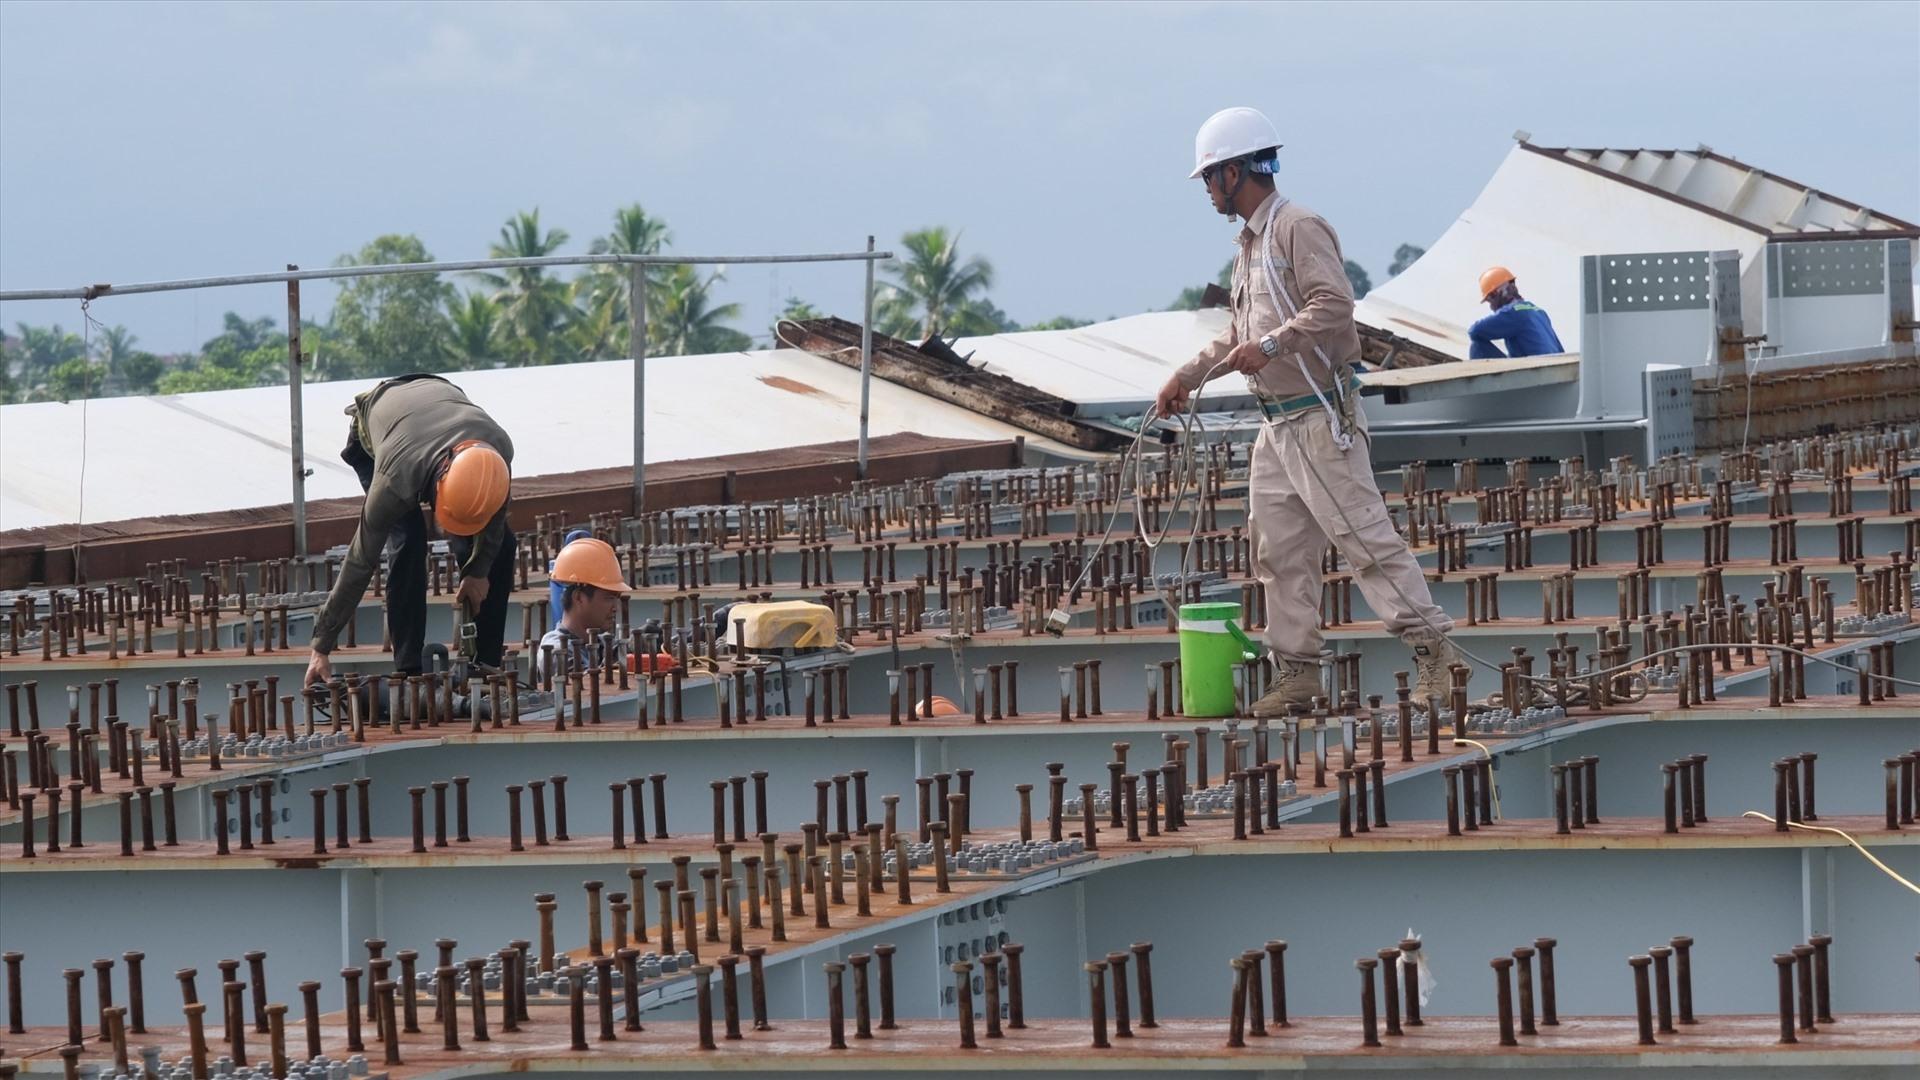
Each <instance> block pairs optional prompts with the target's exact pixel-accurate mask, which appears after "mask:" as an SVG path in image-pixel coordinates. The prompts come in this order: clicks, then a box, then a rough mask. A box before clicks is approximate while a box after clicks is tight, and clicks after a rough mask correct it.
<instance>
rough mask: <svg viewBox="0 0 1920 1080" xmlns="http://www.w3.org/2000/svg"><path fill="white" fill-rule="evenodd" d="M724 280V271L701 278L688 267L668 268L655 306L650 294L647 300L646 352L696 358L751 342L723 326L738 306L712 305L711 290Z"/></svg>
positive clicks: (747, 344) (745, 346)
mask: <svg viewBox="0 0 1920 1080" xmlns="http://www.w3.org/2000/svg"><path fill="white" fill-rule="evenodd" d="M725 276H726V272H725V270H724V269H721V270H715V271H714V272H713V273H711V274H708V275H707V276H706V277H704V278H702V277H701V276H700V275H699V274H697V273H695V271H694V268H693V267H691V266H675V267H671V268H669V271H668V273H667V275H666V280H665V281H664V282H662V284H661V289H660V298H659V303H658V304H657V305H656V304H655V303H654V300H653V294H652V292H651V291H650V292H649V293H648V299H647V352H648V353H649V354H652V355H655V356H698V355H702V354H706V353H719V352H737V351H739V350H741V349H745V348H747V347H748V346H750V345H751V344H752V343H753V339H752V338H750V337H748V336H747V335H746V334H743V333H741V332H740V331H738V330H735V329H734V328H732V327H730V326H727V325H726V322H727V320H729V319H734V318H738V317H739V315H740V305H739V304H715V303H714V302H713V286H714V285H715V284H716V283H717V282H719V281H721V280H723V279H724V278H725Z"/></svg>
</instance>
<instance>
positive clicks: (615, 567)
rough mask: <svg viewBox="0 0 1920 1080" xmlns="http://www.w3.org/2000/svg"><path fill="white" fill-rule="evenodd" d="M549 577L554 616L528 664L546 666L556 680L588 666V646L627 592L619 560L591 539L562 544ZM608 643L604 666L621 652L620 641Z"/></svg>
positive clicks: (608, 624)
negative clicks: (556, 603)
mask: <svg viewBox="0 0 1920 1080" xmlns="http://www.w3.org/2000/svg"><path fill="white" fill-rule="evenodd" d="M549 576H550V577H551V578H552V580H553V583H554V584H555V585H557V586H559V588H560V618H559V620H558V621H557V622H556V623H555V624H554V627H553V629H551V630H549V631H547V632H546V634H545V635H544V636H542V637H541V638H540V655H538V656H536V657H535V658H534V663H536V664H539V665H541V668H540V670H542V671H545V665H546V664H548V663H549V662H551V663H552V665H553V672H552V674H553V676H554V677H555V678H558V677H560V676H563V675H565V674H567V673H568V672H573V671H585V670H587V668H588V667H590V666H592V664H593V643H594V642H595V641H597V640H598V639H599V637H600V635H601V634H602V633H605V632H607V631H610V630H612V629H613V628H614V616H615V614H616V613H618V612H619V610H620V598H621V597H622V596H625V595H626V594H627V593H628V592H629V591H630V590H629V589H628V588H627V580H626V578H625V576H623V575H622V574H621V573H620V557H619V556H618V555H616V554H614V551H613V545H611V544H609V543H607V542H606V541H605V540H596V539H594V538H593V537H592V536H583V537H581V538H580V539H578V540H571V541H568V543H567V546H565V547H563V548H561V549H560V554H559V555H557V556H555V557H554V560H553V570H552V572H551V574H550V575H549ZM609 644H610V650H609V651H610V652H611V653H612V655H610V656H608V657H607V658H606V662H607V663H610V664H612V663H619V662H620V657H621V656H622V655H624V653H625V650H624V649H622V648H621V642H620V640H619V639H618V638H615V639H613V640H612V641H611V642H610V643H609ZM549 649H551V650H552V651H551V652H549V651H548V650H549Z"/></svg>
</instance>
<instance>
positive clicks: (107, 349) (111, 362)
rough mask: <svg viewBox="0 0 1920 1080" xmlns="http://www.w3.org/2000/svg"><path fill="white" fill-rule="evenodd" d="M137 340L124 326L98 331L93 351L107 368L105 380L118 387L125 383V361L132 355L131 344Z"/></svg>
mask: <svg viewBox="0 0 1920 1080" xmlns="http://www.w3.org/2000/svg"><path fill="white" fill-rule="evenodd" d="M137 340H139V339H138V338H135V337H134V336H133V331H131V330H128V329H127V328H126V327H124V326H109V327H107V328H105V329H103V330H101V331H100V338H99V340H97V341H96V342H94V346H93V351H94V353H95V354H96V355H97V356H99V357H100V362H101V363H103V364H105V365H106V367H107V379H108V380H109V381H110V382H111V383H113V384H115V385H119V384H122V383H124V382H125V381H126V371H125V369H126V366H127V359H128V358H129V357H131V356H132V355H133V343H134V342H135V341H137Z"/></svg>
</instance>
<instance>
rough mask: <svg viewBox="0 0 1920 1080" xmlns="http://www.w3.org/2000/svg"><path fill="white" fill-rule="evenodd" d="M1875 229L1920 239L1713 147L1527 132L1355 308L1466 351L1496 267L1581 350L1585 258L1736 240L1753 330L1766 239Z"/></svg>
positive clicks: (1720, 247) (1841, 235) (1368, 317)
mask: <svg viewBox="0 0 1920 1080" xmlns="http://www.w3.org/2000/svg"><path fill="white" fill-rule="evenodd" d="M1335 224H1338V223H1337V222H1336V223H1335ZM1874 235H1884V236H1898V235H1907V236H1912V235H1920V227H1916V226H1915V225H1913V224H1911V223H1909V222H1906V221H1902V220H1900V219H1899V218H1894V217H1890V216H1888V215H1885V214H1880V213H1876V212H1874V211H1872V210H1868V209H1866V208H1865V207H1861V206H1858V205H1856V204H1854V203H1850V202H1847V201H1846V200H1843V199H1839V198H1836V197H1834V196H1832V195H1828V194H1826V193H1824V192H1821V191H1817V190H1815V189H1813V188H1809V187H1805V186H1803V185H1799V184H1795V183H1793V182H1792V181H1789V180H1784V179H1782V178H1780V177H1778V176H1775V175H1773V174H1771V173H1767V172H1763V171H1761V170H1759V169H1754V168H1750V167H1748V166H1746V165H1743V164H1741V163H1740V162H1737V161H1734V160H1733V159H1731V158H1727V157H1723V156H1721V155H1719V154H1715V153H1713V151H1711V150H1709V149H1707V148H1705V147H1701V148H1700V149H1698V150H1692V151H1685V150H1576V149H1550V148H1545V147H1538V146H1534V145H1532V144H1531V143H1527V142H1521V143H1519V144H1518V145H1516V146H1515V147H1514V148H1513V149H1512V150H1511V151H1509V152H1508V154H1507V157H1506V160H1504V161H1502V162H1501V163H1500V167H1499V168H1498V169H1497V170H1495V171H1494V174H1493V176H1492V178H1491V179H1489V180H1488V181H1487V186H1486V187H1485V188H1483V189H1481V191H1480V195H1479V197H1477V198H1475V199H1474V201H1473V205H1472V206H1469V207H1467V209H1466V210H1464V211H1462V212H1461V214H1460V217H1459V219H1458V220H1456V221H1455V222H1454V223H1453V224H1452V225H1451V226H1450V227H1449V228H1448V229H1447V231H1446V232H1445V233H1444V234H1443V235H1442V236H1441V237H1440V239H1439V240H1437V241H1435V242H1434V244H1433V246H1432V247H1431V248H1429V249H1428V250H1427V253H1426V254H1425V255H1422V256H1421V257H1420V259H1419V261H1417V262H1415V263H1414V264H1413V265H1412V266H1411V267H1408V268H1407V269H1406V270H1405V271H1404V272H1403V273H1401V274H1400V275H1399V276H1397V277H1394V278H1390V279H1388V280H1387V281H1386V282H1385V283H1383V284H1381V285H1379V286H1377V287H1375V288H1374V290H1373V291H1372V292H1370V293H1368V294H1367V295H1366V296H1365V297H1363V298H1361V300H1360V302H1359V304H1358V306H1357V307H1356V309H1355V312H1354V317H1355V318H1356V319H1358V320H1359V321H1360V322H1362V323H1364V324H1366V325H1369V326H1372V327H1375V328H1376V329H1380V330H1385V331H1387V332H1389V333H1392V334H1397V335H1399V336H1400V337H1404V338H1407V339H1409V340H1411V341H1413V342H1415V343H1417V344H1420V345H1425V346H1427V347H1429V348H1432V349H1436V350H1438V351H1440V352H1443V353H1446V354H1447V355H1450V356H1454V357H1457V358H1459V359H1465V358H1466V355H1467V327H1468V326H1469V325H1470V324H1471V323H1472V322H1473V320H1474V319H1476V318H1478V317H1479V316H1481V315H1484V314H1486V308H1485V307H1483V306H1481V305H1480V304H1479V303H1478V300H1479V297H1478V295H1477V294H1476V292H1475V288H1474V287H1475V283H1476V282H1477V281H1478V280H1479V277H1480V272H1481V271H1482V270H1485V269H1486V268H1487V267H1489V266H1494V265H1499V266H1505V267H1507V268H1508V269H1509V270H1512V271H1513V273H1514V277H1515V278H1516V279H1517V280H1518V282H1519V285H1520V291H1521V292H1522V293H1523V294H1524V295H1525V296H1526V297H1527V299H1529V300H1532V301H1533V302H1535V303H1537V304H1539V305H1540V306H1541V307H1543V308H1545V309H1546V310H1547V313H1548V314H1549V315H1550V316H1552V318H1553V323H1554V328H1555V330H1557V331H1558V332H1559V335H1560V340H1561V341H1562V342H1564V343H1566V344H1568V345H1569V346H1577V344H1578V342H1579V341H1580V315H1581V312H1580V258H1581V256H1583V255H1605V254H1624V253H1630V252H1643V251H1645V252H1652V251H1700V250H1705V251H1725V250H1734V251H1738V252H1740V269H1741V275H1740V276H1741V300H1742V304H1741V308H1742V310H1743V312H1745V314H1746V317H1747V319H1748V321H1749V326H1750V327H1751V326H1754V325H1757V322H1756V320H1757V319H1758V318H1759V315H1760V311H1761V302H1760V301H1761V288H1762V283H1761V276H1760V266H1759V262H1758V260H1757V259H1756V258H1755V256H1756V255H1757V254H1758V253H1759V251H1760V248H1761V246H1762V245H1764V244H1765V243H1766V242H1767V241H1768V240H1777V239H1810V238H1815V237H1818V238H1823V239H1854V238H1860V237H1863V236H1874Z"/></svg>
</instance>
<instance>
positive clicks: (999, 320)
mask: <svg viewBox="0 0 1920 1080" xmlns="http://www.w3.org/2000/svg"><path fill="white" fill-rule="evenodd" d="M1018 329H1020V324H1019V323H1017V322H1015V321H1014V320H1013V317H1012V316H1010V315H1008V314H1007V313H1006V312H1004V311H1001V310H1000V308H999V307H998V306H996V305H995V304H994V302H993V301H991V300H989V299H987V298H986V297H984V296H982V297H978V298H976V299H973V300H968V301H965V302H963V303H962V304H961V305H960V307H959V308H958V309H957V310H955V311H954V313H953V315H952V317H951V318H950V319H949V320H948V322H947V328H946V336H947V337H977V336H979V335H981V334H1008V333H1012V332H1013V331H1015V330H1018Z"/></svg>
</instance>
